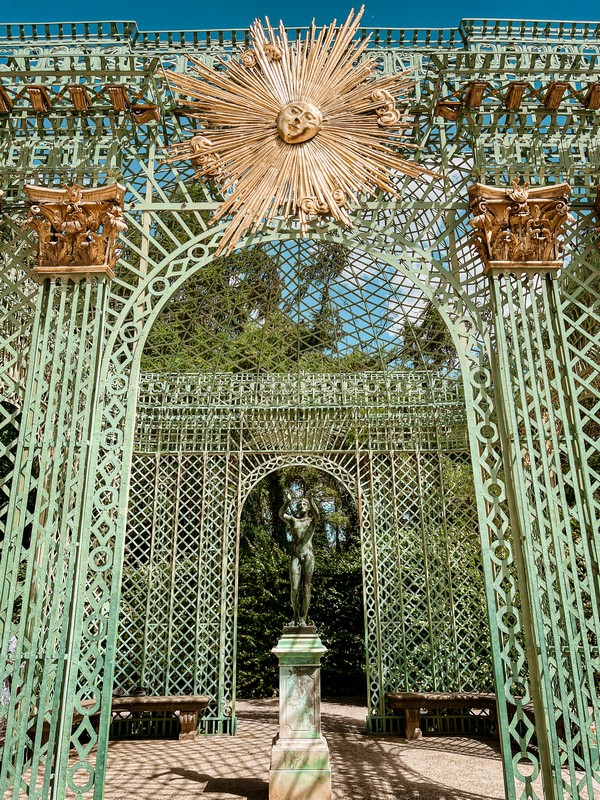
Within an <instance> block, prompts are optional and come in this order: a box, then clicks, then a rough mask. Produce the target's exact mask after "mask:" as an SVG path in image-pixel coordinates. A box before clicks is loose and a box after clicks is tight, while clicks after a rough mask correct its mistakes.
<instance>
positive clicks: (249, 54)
mask: <svg viewBox="0 0 600 800" xmlns="http://www.w3.org/2000/svg"><path fill="white" fill-rule="evenodd" d="M240 61H241V63H242V65H243V66H244V67H246V69H253V68H254V67H255V66H256V65H257V64H258V59H257V57H256V53H255V52H254V50H246V51H245V52H243V53H242V55H241V57H240Z"/></svg>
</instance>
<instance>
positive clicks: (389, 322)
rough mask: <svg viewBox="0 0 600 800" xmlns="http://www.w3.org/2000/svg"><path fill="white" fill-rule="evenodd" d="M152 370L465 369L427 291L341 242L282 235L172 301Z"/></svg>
mask: <svg viewBox="0 0 600 800" xmlns="http://www.w3.org/2000/svg"><path fill="white" fill-rule="evenodd" d="M142 366H143V368H144V369H145V370H147V371H152V372H178V371H201V372H205V373H206V372H246V373H266V372H277V373H281V372H285V373H300V372H302V373H306V372H311V373H314V372H321V373H331V372H338V373H339V372H344V373H349V372H357V371H358V372H364V371H369V372H374V371H376V372H379V371H389V370H398V369H402V370H405V369H418V370H427V371H429V372H431V373H432V374H435V375H440V374H441V375H449V374H452V373H454V371H455V369H456V353H455V350H454V347H453V344H452V341H451V338H450V334H449V332H448V330H447V328H446V326H445V324H444V322H443V321H442V319H441V317H440V316H439V314H438V312H437V311H436V310H435V308H434V307H433V305H432V304H431V303H430V302H429V301H428V300H427V298H426V297H425V296H424V294H423V292H422V291H421V290H420V289H419V288H418V287H416V286H415V284H414V283H413V282H412V281H410V280H409V279H407V278H405V277H403V276H401V275H399V274H398V273H397V272H396V271H395V270H394V269H393V268H392V267H390V266H388V265H386V264H385V263H383V262H378V261H377V260H375V259H374V258H373V257H371V256H368V255H365V254H364V253H361V252H359V251H356V250H353V249H350V248H346V247H344V246H342V245H337V244H329V243H315V242H298V241H293V242H283V243H277V244H273V245H265V246H262V247H259V246H257V247H254V248H250V249H249V250H246V251H243V252H239V253H235V254H234V255H232V256H229V257H226V258H221V259H219V260H217V261H215V262H213V263H212V264H211V265H209V267H208V268H206V269H204V270H203V271H201V272H199V273H196V274H195V275H194V276H193V277H191V278H190V279H188V280H187V281H186V282H185V284H183V285H182V287H181V288H180V290H179V291H178V293H177V294H176V295H175V296H174V297H173V298H171V300H170V302H169V304H168V306H167V307H166V308H165V309H164V310H163V312H162V314H161V315H160V316H159V318H158V319H157V321H156V322H155V324H154V326H153V328H152V330H151V332H150V335H149V338H148V341H147V343H146V347H145V351H144V356H143V361H142Z"/></svg>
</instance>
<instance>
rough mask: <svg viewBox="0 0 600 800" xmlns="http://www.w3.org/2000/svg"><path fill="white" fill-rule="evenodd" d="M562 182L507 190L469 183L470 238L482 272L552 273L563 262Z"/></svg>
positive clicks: (565, 190) (565, 197) (565, 198)
mask: <svg viewBox="0 0 600 800" xmlns="http://www.w3.org/2000/svg"><path fill="white" fill-rule="evenodd" d="M570 192H571V188H570V187H569V185H568V184H566V183H559V184H556V185H555V186H535V187H530V186H529V184H527V183H524V184H522V185H521V184H519V180H518V179H516V180H514V181H513V183H512V185H511V188H510V189H506V188H503V187H497V186H486V185H485V184H483V183H476V184H474V185H473V186H470V187H469V195H470V198H471V199H470V203H469V205H470V208H471V211H472V212H473V215H474V216H473V219H472V220H471V223H470V224H471V227H472V228H474V229H475V233H474V234H473V237H472V241H473V244H474V245H475V247H476V248H477V251H478V252H479V255H480V256H481V258H482V260H483V263H484V265H485V266H484V273H485V274H486V275H487V274H488V273H490V272H491V273H492V274H494V273H506V274H509V273H511V272H513V273H515V272H517V273H524V274H535V273H545V274H547V273H550V274H553V273H555V272H556V271H557V270H558V269H560V268H561V267H562V265H563V259H562V249H563V245H562V238H561V235H562V233H563V232H564V227H565V222H566V221H567V220H570V219H572V218H571V216H570V214H569V205H568V202H569V194H570Z"/></svg>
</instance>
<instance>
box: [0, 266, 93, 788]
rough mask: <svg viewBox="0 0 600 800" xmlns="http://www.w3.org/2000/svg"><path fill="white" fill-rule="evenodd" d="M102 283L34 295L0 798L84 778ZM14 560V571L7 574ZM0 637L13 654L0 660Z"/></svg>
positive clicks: (6, 596) (9, 550)
mask: <svg viewBox="0 0 600 800" xmlns="http://www.w3.org/2000/svg"><path fill="white" fill-rule="evenodd" d="M107 288H108V287H107V282H106V280H105V279H100V280H93V281H86V280H82V281H76V282H73V281H71V280H69V279H68V278H66V279H64V280H62V281H56V280H52V281H51V280H48V279H47V280H46V281H45V283H44V286H43V289H42V291H41V292H40V293H39V295H38V308H37V315H36V321H35V327H34V332H33V344H32V357H31V359H30V365H29V373H28V378H27V391H26V394H25V405H24V407H23V414H22V424H21V430H20V437H19V443H18V451H17V455H16V463H15V476H16V477H15V479H14V480H13V483H12V492H11V497H10V502H9V508H8V515H7V528H6V529H7V531H9V532H10V533H9V536H10V540H7V541H6V542H5V547H4V549H3V556H2V563H1V568H0V569H1V577H2V586H3V596H2V609H3V615H2V622H0V625H2V646H1V652H2V654H3V657H4V659H5V663H4V664H3V666H2V677H3V678H6V677H9V678H10V683H11V695H10V704H9V707H8V712H7V714H8V715H7V720H6V743H5V749H4V757H3V759H2V771H1V773H0V794H2V793H4V792H7V790H9V787H11V786H12V787H13V788H12V792H9V793H7V794H3V796H4V797H6V798H8V797H14V798H17V796H19V791H20V790H21V791H25V792H27V796H28V797H36V798H40V800H41V799H42V798H44V799H45V798H53V800H59V798H60V799H61V800H62V798H64V796H65V792H66V787H67V786H69V788H70V789H71V790H72V791H74V792H75V796H76V797H81V796H83V793H84V791H86V790H89V789H90V788H91V786H92V785H93V783H94V767H93V766H92V765H91V764H89V763H88V761H87V759H88V756H89V752H90V749H91V744H93V743H94V741H95V739H96V734H95V732H94V730H93V726H92V725H91V715H92V714H93V713H94V712H95V711H97V710H98V709H99V704H100V700H99V695H98V693H97V692H96V691H95V689H94V684H95V683H96V682H97V680H98V676H99V675H100V674H101V672H102V655H101V650H100V649H99V650H98V654H97V663H95V665H94V674H93V676H92V680H90V681H89V684H88V685H87V686H82V685H81V683H80V682H78V680H77V666H78V662H79V658H80V643H81V639H82V620H83V614H84V606H85V603H86V592H87V593H89V592H90V587H89V586H88V585H86V584H87V582H88V581H87V574H88V561H90V555H92V557H93V556H94V554H90V552H89V549H90V548H89V546H90V528H91V515H92V505H93V500H94V478H95V462H96V454H97V447H98V442H97V427H98V423H99V414H100V411H101V408H102V400H103V392H102V389H101V386H100V385H99V366H100V359H101V355H102V351H103V340H104V329H105V313H106V302H107ZM33 493H34V496H35V507H34V508H33V510H31V506H30V509H28V507H27V501H28V497H30V498H31V496H32V495H33ZM96 557H98V555H96ZM15 566H17V569H18V570H19V578H18V580H9V579H7V578H8V577H9V576H10V574H11V573H14V572H15ZM19 604H22V613H19ZM90 633H92V632H90V631H87V632H86V635H89V634H90ZM94 635H97V636H98V638H101V637H102V632H94ZM9 642H11V648H10V649H11V650H14V653H11V654H10V657H9V658H8V663H6V656H7V654H8V651H9ZM74 727H75V730H74V732H73V734H72V728H74ZM84 732H85V733H86V737H85V738H86V740H85V743H84V742H83V741H81V735H82V733H84ZM88 736H89V737H91V744H90V743H89V742H88ZM72 747H73V748H74V750H73V751H71V757H73V756H74V757H75V758H74V763H71V765H69V763H68V762H69V753H70V749H71V748H72Z"/></svg>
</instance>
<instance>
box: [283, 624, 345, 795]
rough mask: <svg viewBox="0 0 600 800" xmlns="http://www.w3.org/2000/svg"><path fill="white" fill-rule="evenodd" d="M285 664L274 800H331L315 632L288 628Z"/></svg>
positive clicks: (323, 649)
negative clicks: (323, 733) (322, 725)
mask: <svg viewBox="0 0 600 800" xmlns="http://www.w3.org/2000/svg"><path fill="white" fill-rule="evenodd" d="M272 652H273V653H275V655H276V656H277V657H278V659H279V732H278V734H277V735H276V736H275V738H274V739H273V747H272V749H271V771H270V773H269V800H331V768H330V766H329V748H328V747H327V742H326V740H325V737H324V736H323V735H322V734H321V656H322V655H323V654H324V653H326V652H327V648H326V647H324V646H323V644H322V643H321V640H320V639H319V637H318V636H317V635H316V632H315V628H314V627H313V626H307V627H305V628H294V627H291V626H290V627H285V628H284V629H283V636H282V637H281V639H280V640H279V642H278V643H277V647H274V648H273V650H272Z"/></svg>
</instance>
